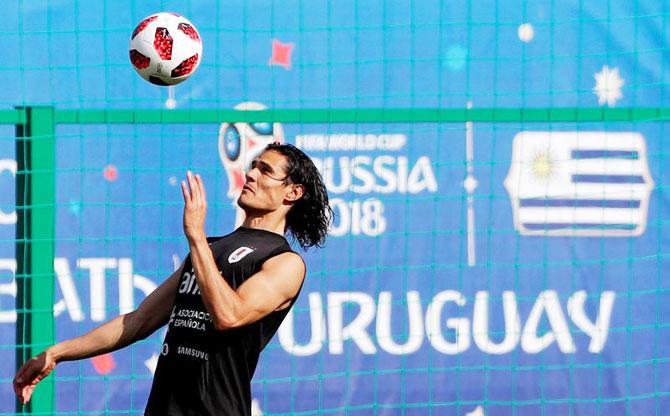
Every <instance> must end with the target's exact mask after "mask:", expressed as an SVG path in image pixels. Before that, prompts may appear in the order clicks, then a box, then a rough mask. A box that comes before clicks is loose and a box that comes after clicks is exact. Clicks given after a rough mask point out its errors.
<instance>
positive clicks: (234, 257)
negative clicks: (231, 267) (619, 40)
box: [228, 246, 255, 263]
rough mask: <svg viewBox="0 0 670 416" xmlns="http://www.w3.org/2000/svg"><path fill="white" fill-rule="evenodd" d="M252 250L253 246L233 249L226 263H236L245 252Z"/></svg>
mask: <svg viewBox="0 0 670 416" xmlns="http://www.w3.org/2000/svg"><path fill="white" fill-rule="evenodd" d="M254 250H255V248H249V247H244V246H242V247H240V248H238V249H237V250H235V251H233V252H232V254H231V255H230V256H228V263H237V262H238V261H240V260H242V259H243V258H244V257H245V256H246V255H247V254H249V253H251V252H252V251H254Z"/></svg>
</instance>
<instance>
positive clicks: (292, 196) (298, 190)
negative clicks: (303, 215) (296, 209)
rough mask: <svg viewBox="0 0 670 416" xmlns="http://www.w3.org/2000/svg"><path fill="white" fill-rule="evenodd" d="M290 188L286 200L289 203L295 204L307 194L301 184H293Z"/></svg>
mask: <svg viewBox="0 0 670 416" xmlns="http://www.w3.org/2000/svg"><path fill="white" fill-rule="evenodd" d="M289 186H290V188H289V190H288V191H287V192H286V197H285V198H286V200H287V201H289V202H295V201H297V200H299V199H300V198H302V196H303V195H304V194H305V187H304V186H302V185H300V184H295V183H293V184H291V185H289Z"/></svg>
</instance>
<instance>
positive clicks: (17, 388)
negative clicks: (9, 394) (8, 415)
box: [14, 351, 56, 404]
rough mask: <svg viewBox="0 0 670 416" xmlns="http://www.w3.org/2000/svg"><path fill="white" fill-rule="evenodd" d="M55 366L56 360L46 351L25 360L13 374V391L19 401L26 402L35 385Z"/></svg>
mask: <svg viewBox="0 0 670 416" xmlns="http://www.w3.org/2000/svg"><path fill="white" fill-rule="evenodd" d="M54 368H56V360H54V358H53V357H52V356H51V354H49V353H48V351H45V352H43V353H42V354H40V355H38V356H36V357H33V358H31V359H30V360H28V361H26V362H25V363H24V364H23V365H22V366H21V368H19V371H18V372H17V373H16V376H14V392H15V393H16V395H17V396H18V398H19V400H21V403H23V404H26V403H28V402H29V401H30V397H31V396H32V395H33V391H34V390H35V386H36V385H37V383H39V382H40V381H41V380H42V379H43V378H44V377H46V376H48V375H49V373H51V372H52V371H53V369H54Z"/></svg>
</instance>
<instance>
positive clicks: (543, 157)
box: [530, 151, 556, 181]
mask: <svg viewBox="0 0 670 416" xmlns="http://www.w3.org/2000/svg"><path fill="white" fill-rule="evenodd" d="M555 165H556V164H555V162H554V160H553V159H552V157H551V154H550V153H549V152H548V151H539V152H537V153H536V154H535V156H533V159H532V161H531V165H530V169H531V172H532V173H533V177H535V178H537V179H540V180H544V181H549V180H551V177H552V176H554V174H555V173H556V166H555Z"/></svg>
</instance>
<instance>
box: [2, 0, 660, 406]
mask: <svg viewBox="0 0 670 416" xmlns="http://www.w3.org/2000/svg"><path fill="white" fill-rule="evenodd" d="M4 6H5V8H6V10H5V25H4V27H3V29H2V30H1V31H0V46H3V48H2V50H3V51H5V60H4V63H3V64H2V65H0V79H2V80H4V81H5V82H3V91H2V93H0V103H1V104H2V106H3V108H2V110H7V111H4V114H1V115H0V117H4V118H2V123H3V125H1V126H0V137H1V138H2V140H0V181H1V183H2V185H0V186H2V189H3V190H4V192H0V328H1V330H0V351H3V352H6V353H7V354H5V355H4V356H6V357H7V358H6V359H5V360H2V363H0V383H1V384H2V386H3V388H2V389H0V415H14V414H29V413H30V409H27V408H18V409H19V410H17V408H16V405H15V402H14V395H13V393H12V389H11V382H12V378H13V374H14V373H15V371H16V367H17V364H20V363H18V362H17V360H16V359H15V355H16V351H17V350H18V351H21V349H22V348H24V347H31V348H32V349H33V350H34V351H35V352H39V351H41V350H42V349H43V348H44V347H45V345H41V344H39V345H24V344H22V343H21V342H20V341H19V338H20V335H19V334H20V333H22V332H23V333H26V332H29V330H30V328H29V327H27V326H26V324H25V323H24V322H22V321H21V316H24V314H25V316H30V314H34V316H38V315H37V314H36V313H38V312H40V310H36V309H35V308H32V307H30V306H28V307H23V306H21V305H19V306H17V304H16V299H17V298H18V297H20V296H21V294H22V293H25V291H26V290H27V288H28V282H29V281H30V277H29V278H27V279H23V277H24V276H23V275H21V273H20V272H18V273H17V271H16V270H17V268H18V269H19V270H23V269H22V268H21V266H22V264H17V260H16V259H17V257H16V254H15V251H16V243H17V240H16V235H17V234H16V232H17V231H16V227H17V219H16V216H15V211H16V207H15V205H16V203H15V198H14V195H15V193H16V184H15V180H16V178H17V175H18V176H20V175H21V174H23V173H24V172H21V171H20V169H19V170H17V163H16V162H17V158H18V156H17V153H16V143H17V139H16V136H17V135H16V131H15V127H14V126H13V124H16V123H17V121H16V120H15V119H14V118H13V117H15V116H14V114H15V113H14V112H13V111H10V110H11V109H12V108H13V107H15V106H28V105H31V106H32V105H44V106H53V107H54V108H55V113H54V114H55V122H54V123H53V126H54V127H53V128H54V130H53V137H54V140H55V166H54V172H53V178H54V180H55V190H56V193H55V200H54V201H53V206H52V208H53V209H52V211H51V212H52V213H53V216H54V219H55V227H54V250H55V253H54V257H55V258H54V276H53V289H50V288H49V287H48V286H49V285H45V286H42V285H33V286H32V288H31V289H32V290H36V291H44V290H53V303H54V319H53V328H54V330H55V333H54V341H62V340H64V339H67V338H71V337H74V336H78V335H81V334H84V333H85V332H87V331H88V330H91V329H93V328H95V327H96V326H98V325H100V324H101V323H102V322H104V321H106V320H108V319H111V318H113V317H115V316H118V315H119V314H123V313H127V312H129V311H131V310H132V309H133V308H135V307H137V306H138V304H139V302H141V301H142V299H144V297H146V296H147V295H148V294H149V293H150V292H151V291H152V290H153V289H154V288H155V287H156V286H157V285H158V284H160V283H161V282H162V281H163V280H164V279H165V278H166V277H167V276H168V275H170V274H171V273H172V271H173V270H174V269H175V268H176V267H177V265H178V264H179V262H180V261H181V260H182V259H183V258H184V257H185V255H186V253H187V252H188V245H187V243H186V240H185V238H184V237H183V232H182V224H181V215H182V197H181V195H180V191H179V183H180V181H181V180H182V179H183V177H184V174H185V171H186V170H192V171H195V172H198V173H200V174H201V175H202V177H203V179H204V181H205V184H206V186H207V190H208V199H209V213H208V218H207V233H208V235H223V234H226V233H228V232H230V231H232V230H233V229H234V228H235V226H236V219H237V218H239V217H238V215H239V214H238V212H237V210H236V207H235V203H234V199H235V195H236V192H239V187H238V188H236V187H235V184H236V183H238V182H237V181H238V180H239V178H240V175H243V173H242V172H243V171H244V168H245V167H246V164H248V162H249V160H248V158H249V157H251V156H253V155H254V154H255V153H256V152H258V151H259V149H262V148H263V146H264V145H265V144H266V143H268V142H271V141H273V140H283V141H285V142H288V143H293V144H295V145H296V146H297V147H299V148H301V149H302V150H304V151H305V152H306V153H308V154H309V155H310V156H311V157H312V159H313V161H314V162H315V164H316V165H317V167H318V168H319V170H320V171H321V173H322V175H323V178H324V181H325V183H326V185H327V188H328V190H329V195H330V200H331V206H332V207H333V209H334V211H335V214H336V217H335V221H334V224H333V227H332V229H331V232H330V236H329V239H328V242H327V245H326V246H325V247H324V248H322V249H313V250H309V251H307V252H306V253H303V256H304V258H305V260H306V263H307V265H308V275H307V279H306V281H305V285H304V287H303V289H302V292H301V295H300V298H299V300H298V302H297V304H296V305H295V307H294V309H293V311H292V313H291V314H290V315H289V317H288V318H287V320H286V322H285V324H284V326H283V327H282V329H281V330H280V332H279V334H278V335H277V336H276V337H275V338H274V339H273V341H272V342H271V343H270V344H269V345H268V347H267V348H266V350H265V351H264V352H263V353H262V355H261V360H260V362H259V364H258V367H257V369H256V373H255V377H254V380H253V383H252V396H253V413H254V414H255V415H261V414H264V415H289V414H291V415H293V414H295V415H328V414H346V415H369V414H375V415H396V414H401V415H427V414H428V415H454V416H455V415H458V416H461V415H470V416H483V415H491V416H498V415H554V414H570V415H572V414H575V415H580V414H594V415H606V414H622V415H636V414H654V415H662V414H665V413H667V409H668V408H670V404H669V402H668V394H669V392H670V379H669V378H668V376H667V374H668V371H667V370H668V357H670V351H669V350H668V345H670V343H668V342H667V341H668V336H670V334H669V333H668V313H670V310H669V309H668V306H667V305H670V302H668V297H669V293H668V283H667V279H665V278H664V276H665V273H664V272H663V270H666V269H667V267H666V266H668V264H667V263H668V255H667V253H668V241H667V238H666V237H665V236H666V235H667V233H666V232H665V229H666V228H667V227H668V209H669V204H668V201H667V197H666V195H665V189H666V184H667V181H668V179H667V177H666V176H665V173H666V172H665V171H666V166H667V158H668V156H667V149H666V145H665V140H664V135H665V126H666V124H667V120H668V115H669V114H670V113H669V110H668V109H667V108H665V107H664V106H665V103H666V101H665V97H666V89H667V82H666V81H667V71H666V64H665V62H666V61H667V46H666V45H667V44H668V40H669V39H668V33H667V31H666V25H667V22H668V19H669V17H668V14H667V9H668V8H667V5H666V2H665V1H662V2H659V1H647V0H636V1H635V2H633V3H631V2H622V1H606V2H604V1H601V2H590V3H585V2H580V1H562V2H556V1H545V2H539V3H533V2H526V1H516V0H510V1H489V2H484V3H481V4H473V3H471V2H465V1H450V2H429V1H419V0H414V1H411V2H404V3H403V2H396V3H389V2H382V1H379V2H374V1H373V2H355V1H344V2H337V3H329V4H319V3H309V2H307V3H305V2H290V1H272V2H269V3H263V4H261V3H260V2H245V1H237V2H226V3H221V2H216V1H203V2H197V3H196V2H191V3H188V4H183V3H178V2H172V1H149V2H146V1H144V2H132V1H127V2H110V1H102V2H75V3H74V4H69V3H67V2H61V1H56V0H52V1H50V2H47V3H44V4H39V5H38V4H33V2H28V1H20V0H14V1H9V2H7V4H6V5H4ZM162 10H168V11H175V12H178V13H180V14H183V15H184V16H187V17H188V18H189V19H190V20H191V21H192V22H193V23H194V25H195V26H197V28H198V30H199V31H200V34H201V37H202V39H203V45H204V49H203V51H204V52H203V54H204V55H203V62H202V64H201V66H200V68H199V69H198V71H197V72H196V74H195V75H193V77H192V78H191V79H189V80H188V81H186V82H185V83H183V84H180V85H178V86H176V87H173V88H159V87H156V86H153V85H151V84H149V83H147V82H145V81H144V80H142V79H141V78H140V77H139V76H137V75H136V74H135V73H134V70H133V69H132V67H131V65H130V63H129V59H128V48H127V46H128V40H129V36H130V34H131V33H132V30H133V28H134V27H135V25H136V24H137V23H138V22H140V21H141V20H142V19H143V18H144V17H146V16H148V15H150V14H152V13H154V12H157V11H162ZM240 103H247V104H245V105H246V107H245V108H254V109H256V108H263V107H265V108H268V109H270V110H269V112H267V113H265V116H264V117H265V118H263V117H260V118H259V119H248V120H246V121H244V120H241V119H240V117H239V116H236V115H235V114H234V113H232V112H227V111H228V110H230V109H232V108H234V107H235V106H238V105H239V104H240ZM248 103H254V104H248ZM468 109H470V110H469V111H468ZM80 110H81V111H80ZM5 116H6V117H5ZM263 122H265V124H263ZM231 127H235V129H236V130H237V132H238V133H239V141H238V142H231V141H230V140H228V139H227V137H228V136H226V132H227V131H229V130H228V129H230V128H231ZM270 127H271V128H272V133H269V130H268V129H269V128H270ZM36 139H37V140H39V137H37V138H36ZM227 140H228V141H227ZM236 145H237V146H239V149H240V152H241V155H242V156H241V157H240V159H234V158H232V157H231V155H230V152H231V151H232V150H231V149H233V150H234V146H236ZM19 162H20V161H19ZM31 173H34V172H31ZM19 208H20V207H19ZM39 208H40V207H39V206H31V207H29V210H28V212H32V211H34V210H38V209H39ZM19 260H20V261H26V260H25V259H19ZM17 284H18V287H17ZM35 286H38V287H35ZM17 292H18V293H17ZM41 312H42V315H39V316H43V315H44V310H41ZM17 316H18V318H19V320H18V323H17ZM164 335H165V330H164V329H162V330H159V331H157V333H156V334H154V335H152V336H150V337H149V338H147V339H146V340H142V341H139V342H137V343H136V344H134V345H132V346H130V347H128V348H126V349H124V350H121V351H117V352H114V353H111V354H108V355H104V356H100V357H97V358H94V359H87V360H82V361H78V362H76V363H63V364H61V365H59V366H58V368H57V370H56V371H55V373H54V375H53V376H52V377H53V381H54V390H53V396H52V397H48V396H45V395H43V394H40V390H37V392H36V396H35V401H37V402H39V404H36V405H35V406H37V407H36V408H39V409H49V410H35V409H33V410H34V411H33V414H63V415H80V414H81V415H84V414H142V412H143V410H144V406H145V404H146V400H147V396H148V393H149V390H150V387H151V382H152V378H153V372H154V370H155V365H156V361H157V359H158V357H159V356H160V353H161V347H162V343H163V338H164ZM17 336H18V337H19V338H17ZM21 360H22V358H21V359H19V360H18V361H21ZM175 383H179V380H175ZM45 397H47V398H46V399H45ZM40 401H41V402H40ZM39 406H45V407H39Z"/></svg>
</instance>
